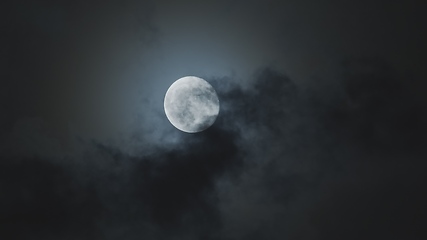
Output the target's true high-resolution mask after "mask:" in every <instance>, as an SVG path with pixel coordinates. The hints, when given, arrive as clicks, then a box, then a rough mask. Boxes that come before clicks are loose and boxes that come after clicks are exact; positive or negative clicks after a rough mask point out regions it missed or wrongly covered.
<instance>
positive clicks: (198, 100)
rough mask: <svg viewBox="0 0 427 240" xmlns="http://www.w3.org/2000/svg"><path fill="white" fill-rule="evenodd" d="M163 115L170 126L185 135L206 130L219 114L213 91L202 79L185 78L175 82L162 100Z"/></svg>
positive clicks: (217, 101)
mask: <svg viewBox="0 0 427 240" xmlns="http://www.w3.org/2000/svg"><path fill="white" fill-rule="evenodd" d="M164 108H165V113H166V116H167V118H168V120H169V121H170V122H171V124H172V125H173V126H174V127H176V128H178V129H179V130H181V131H183V132H187V133H196V132H201V131H203V130H206V129H207V128H209V127H210V126H212V124H213V123H214V122H215V120H216V118H217V116H218V113H219V100H218V96H217V94H216V92H215V89H214V88H213V87H212V86H211V85H210V84H209V83H208V82H207V81H205V80H204V79H202V78H199V77H194V76H186V77H183V78H180V79H178V80H176V81H175V82H174V83H173V84H172V85H171V86H170V87H169V89H168V91H167V92H166V95H165V100H164Z"/></svg>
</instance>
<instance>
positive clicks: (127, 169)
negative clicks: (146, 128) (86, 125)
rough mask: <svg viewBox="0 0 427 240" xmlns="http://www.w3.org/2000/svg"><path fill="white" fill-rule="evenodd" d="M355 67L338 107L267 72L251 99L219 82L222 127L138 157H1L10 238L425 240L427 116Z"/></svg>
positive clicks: (375, 73) (394, 85)
mask: <svg viewBox="0 0 427 240" xmlns="http://www.w3.org/2000/svg"><path fill="white" fill-rule="evenodd" d="M351 64H356V66H351V67H350V68H344V74H343V75H342V77H343V84H342V85H341V86H339V87H335V88H333V89H332V90H329V91H330V93H331V94H332V96H331V95H330V94H329V95H328V96H325V95H322V94H320V93H324V91H323V90H321V88H320V87H319V88H318V89H317V90H316V88H313V87H311V88H304V87H297V86H296V85H295V84H294V83H293V82H292V81H291V80H290V79H289V78H288V77H286V76H284V75H282V74H280V73H278V72H276V71H274V70H272V69H264V70H262V71H259V72H258V73H257V75H256V76H257V81H256V82H255V83H254V85H253V86H252V87H251V88H248V89H243V88H240V87H239V86H238V85H234V84H230V82H229V81H226V79H224V78H220V79H211V80H210V81H211V83H212V84H213V85H214V86H215V87H216V89H217V92H218V95H219V97H220V99H221V113H220V115H219V117H218V119H217V121H216V122H215V124H214V125H213V126H212V127H211V128H209V129H208V130H207V131H205V132H202V133H199V134H186V133H180V132H178V135H179V136H178V138H177V139H178V143H176V144H166V145H162V144H155V145H150V150H149V151H147V152H140V153H139V154H136V155H135V154H130V153H127V152H126V151H124V150H123V149H120V148H117V147H114V146H109V145H106V144H102V143H92V144H91V145H92V147H91V148H88V149H89V150H88V151H89V152H88V153H87V154H85V155H83V156H80V157H81V158H82V160H81V161H77V162H73V161H70V159H68V160H67V159H65V160H63V161H58V160H55V161H51V160H49V159H48V158H47V159H42V158H27V159H20V158H14V159H11V158H8V159H6V158H4V159H2V165H1V171H2V172H1V183H2V184H1V192H2V198H1V212H2V214H1V222H2V228H3V231H2V237H3V238H5V239H27V238H30V237H31V238H33V239H124V238H125V239H138V238H141V237H142V238H146V239H174V238H176V237H178V238H188V239H200V238H203V239H240V238H242V237H244V238H248V239H255V238H256V239H259V238H268V239H283V238H284V237H292V238H300V239H338V238H342V237H343V236H345V238H348V239H358V238H361V237H364V238H368V239H370V238H374V236H379V235H381V236H388V237H392V236H414V237H415V236H419V234H420V231H421V227H419V226H421V225H422V222H423V219H425V218H424V217H425V215H426V211H425V208H424V207H423V202H424V200H425V197H426V196H425V194H423V193H422V192H423V191H422V185H423V182H425V178H424V177H423V174H422V170H421V169H422V168H423V166H425V164H424V163H423V162H422V157H421V156H422V155H421V154H422V146H423V145H422V143H423V141H424V140H425V128H424V127H423V126H422V125H421V124H419V123H422V122H424V121H425V119H423V118H422V116H423V113H424V110H423V109H422V108H420V106H418V105H417V103H416V102H414V101H413V99H411V97H410V95H407V93H405V84H404V82H401V81H400V78H398V77H396V76H395V75H394V74H392V73H393V71H392V70H390V69H387V68H385V69H384V67H383V66H378V65H377V63H372V62H370V61H365V60H363V61H359V60H355V61H354V62H353V63H351ZM227 82H228V83H227ZM319 89H320V90H321V91H320V93H319V92H316V91H319ZM417 123H418V124H417ZM378 128H380V129H378ZM377 129H378V130H377ZM168 132H169V130H167V132H166V133H164V134H165V135H166V136H167V135H168ZM142 134H143V133H142ZM90 149H91V150H90ZM67 162H68V163H67ZM375 234H376V235H375Z"/></svg>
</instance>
